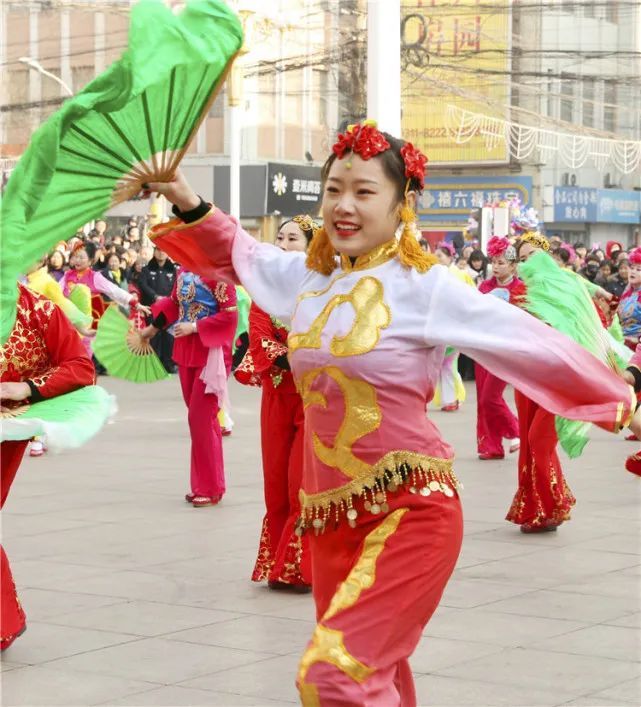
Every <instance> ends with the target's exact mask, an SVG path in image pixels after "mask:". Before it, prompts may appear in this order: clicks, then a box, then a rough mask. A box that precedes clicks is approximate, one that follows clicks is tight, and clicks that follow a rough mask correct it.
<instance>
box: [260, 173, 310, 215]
mask: <svg viewBox="0 0 641 707" xmlns="http://www.w3.org/2000/svg"><path fill="white" fill-rule="evenodd" d="M320 194H321V177H320V167H308V166H304V165H296V164H284V163H280V162H270V163H269V164H268V166H267V213H268V214H273V213H274V212H278V213H280V214H282V215H283V216H296V214H309V215H310V216H316V215H317V214H318V209H319V207H320Z"/></svg>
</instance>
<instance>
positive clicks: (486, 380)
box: [474, 236, 525, 460]
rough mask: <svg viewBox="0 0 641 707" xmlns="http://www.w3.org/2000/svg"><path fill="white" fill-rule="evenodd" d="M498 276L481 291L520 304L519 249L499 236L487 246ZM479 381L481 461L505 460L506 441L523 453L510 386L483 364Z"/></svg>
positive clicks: (478, 366) (477, 369)
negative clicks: (507, 398)
mask: <svg viewBox="0 0 641 707" xmlns="http://www.w3.org/2000/svg"><path fill="white" fill-rule="evenodd" d="M487 252H488V255H489V256H490V259H491V262H492V272H493V273H494V275H493V276H492V277H491V278H490V279H489V280H484V281H483V282H482V283H481V284H480V285H479V292H481V293H482V294H484V295H486V294H492V295H494V296H495V297H499V298H501V299H503V300H505V301H506V302H510V303H512V304H518V300H519V299H520V298H521V297H523V295H524V294H525V285H524V284H523V282H522V281H521V280H519V278H518V277H517V276H516V249H515V248H514V246H512V245H510V242H509V241H508V239H507V238H499V237H497V236H495V237H494V238H491V239H490V240H489V242H488V244H487ZM474 377H475V379H476V409H477V418H476V440H477V449H478V455H479V459H483V460H488V459H503V457H504V456H505V452H504V451H503V440H504V439H507V440H508V442H509V449H510V453H512V452H517V451H518V450H519V444H520V443H519V422H518V420H517V419H516V415H515V414H514V413H513V412H512V411H511V410H510V408H509V407H508V406H507V403H506V402H505V400H504V399H503V392H504V391H505V386H506V383H505V381H502V380H501V379H500V378H497V377H496V376H494V375H492V374H491V373H490V372H489V371H487V370H486V369H485V368H483V366H481V364H480V363H475V364H474Z"/></svg>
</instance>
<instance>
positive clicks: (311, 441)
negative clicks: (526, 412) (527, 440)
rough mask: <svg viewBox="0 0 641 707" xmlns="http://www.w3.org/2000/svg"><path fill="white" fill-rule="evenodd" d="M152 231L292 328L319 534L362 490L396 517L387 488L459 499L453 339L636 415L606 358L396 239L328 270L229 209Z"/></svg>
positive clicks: (522, 381)
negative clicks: (447, 381)
mask: <svg viewBox="0 0 641 707" xmlns="http://www.w3.org/2000/svg"><path fill="white" fill-rule="evenodd" d="M152 237H153V239H154V240H155V243H156V245H158V246H160V247H161V248H162V249H163V250H164V251H166V252H167V253H169V255H170V256H171V258H172V259H174V260H175V261H178V262H180V263H181V264H182V265H183V266H184V267H186V268H188V269H189V270H192V271H194V272H198V273H200V274H201V275H202V276H203V277H209V278H218V279H226V280H228V281H229V282H233V283H240V284H242V285H243V286H244V287H245V288H246V289H247V291H248V292H249V294H250V296H251V298H252V300H253V301H254V302H256V304H257V305H258V306H259V307H260V308H261V309H263V310H265V311H266V312H268V313H269V314H271V315H273V316H275V317H277V318H278V319H280V320H281V321H283V322H285V323H287V324H289V325H290V327H291V332H290V334H289V339H288V345H289V349H290V362H291V367H292V372H293V374H294V378H295V380H296V384H297V387H298V389H299V392H300V393H301V396H302V398H303V403H304V406H305V440H306V448H305V466H304V472H303V483H302V490H301V505H302V510H303V517H304V518H305V520H306V521H307V522H309V523H310V524H311V525H312V526H313V527H314V528H316V529H322V528H323V527H324V525H325V522H326V521H327V520H329V518H330V517H331V518H335V519H336V520H338V519H339V517H340V516H342V515H343V514H344V513H346V515H347V518H348V519H351V518H353V517H354V513H355V510H354V509H353V508H352V503H353V501H354V497H355V496H359V495H361V496H365V497H366V499H368V501H369V503H370V504H371V512H372V513H379V512H383V513H384V512H385V511H386V509H387V504H386V501H385V498H386V494H387V493H393V492H394V491H395V490H396V489H397V488H398V487H399V486H400V485H405V486H406V487H409V490H410V491H413V492H419V493H422V494H423V495H429V493H432V492H442V493H444V494H445V495H447V496H453V495H454V489H455V488H456V486H457V482H456V479H455V477H454V476H453V473H452V468H451V467H452V459H453V451H452V449H451V447H450V446H449V445H448V444H447V443H446V442H445V441H444V440H443V439H442V438H441V435H440V433H439V431H438V429H437V428H436V426H435V425H434V423H433V422H432V421H431V420H429V419H428V418H427V417H426V414H425V408H426V404H427V402H428V401H429V400H430V399H431V398H432V395H433V393H434V386H435V383H436V378H437V376H438V371H439V370H440V366H441V362H442V359H443V353H444V349H445V346H446V345H452V346H454V347H456V348H457V349H459V350H460V351H462V352H464V353H465V354H467V355H468V356H469V357H470V358H472V359H474V360H475V361H478V363H480V364H481V365H482V366H484V367H485V368H487V369H488V370H489V371H491V372H492V373H494V374H495V375H496V376H498V377H499V378H501V379H503V380H505V381H508V382H509V383H511V384H512V385H514V386H515V387H516V388H518V389H519V390H521V391H522V392H523V393H524V394H525V395H527V396H528V397H529V398H531V399H532V400H534V401H535V402H537V403H539V404H540V405H541V406H542V407H543V408H545V409H546V410H549V411H550V412H553V413H555V414H557V415H562V416H563V417H567V418H570V419H577V420H585V421H589V422H593V423H594V424H596V425H598V426H599V427H602V428H603V429H606V430H609V431H618V430H619V429H620V428H621V426H622V424H624V423H626V422H627V421H628V420H629V419H630V417H631V415H632V413H633V410H634V396H633V394H632V390H631V388H630V386H628V385H627V384H626V383H625V382H624V381H623V379H622V378H620V377H618V376H617V375H615V374H614V373H613V372H612V371H610V370H609V369H608V368H607V367H606V366H605V365H603V364H602V363H601V362H600V361H598V360H597V359H596V358H595V357H594V356H592V355H591V354H589V353H587V352H586V351H585V350H584V349H582V348H581V347H580V346H578V345H577V344H575V343H574V342H573V341H571V340H570V339H568V338H567V337H566V336H564V335H563V334H560V333H559V332H557V331H555V330H554V329H552V328H551V327H548V326H546V325H545V324H543V323H542V322H540V321H538V320H537V319H535V318H534V317H532V316H531V315H529V314H528V313H526V312H524V311H523V310H521V309H519V308H518V307H514V306H511V305H509V304H508V303H507V302H503V301H501V300H500V299H498V298H495V297H486V296H483V295H482V294H480V293H479V292H477V291H476V290H474V289H472V288H470V287H468V286H466V285H465V284H463V283H462V282H459V281H458V280H457V279H456V278H454V277H453V276H452V275H451V274H450V273H449V272H448V271H447V269H446V268H445V267H443V266H440V265H435V266H433V267H432V268H431V269H430V270H429V271H428V272H427V273H424V274H420V273H418V272H417V271H416V270H413V269H407V268H405V267H403V266H402V264H401V263H400V261H399V260H398V258H397V257H396V253H397V243H396V240H395V239H392V240H390V241H388V242H387V243H385V244H383V245H382V246H379V247H378V248H376V249H375V250H374V251H372V252H371V253H369V254H367V255H365V256H361V257H359V258H358V259H357V260H356V261H355V262H354V263H351V262H350V260H349V259H347V258H343V259H342V260H341V261H340V264H339V266H338V267H337V269H336V270H335V271H334V272H333V273H332V274H331V275H329V276H325V275H322V274H319V273H317V272H315V271H311V270H309V269H308V268H307V267H306V264H305V255H304V254H302V253H289V252H283V251H281V250H280V249H278V248H276V247H275V246H273V245H270V244H266V243H259V242H257V241H256V240H254V238H252V237H251V236H250V235H249V234H247V233H246V232H245V231H243V229H242V228H241V227H240V225H239V224H238V223H237V221H236V220H235V219H233V218H232V217H230V216H228V215H226V214H224V213H222V212H221V211H219V210H217V209H213V210H212V211H210V212H209V214H207V215H206V216H204V217H203V218H201V219H200V220H198V221H196V222H194V223H191V224H186V223H182V222H181V221H180V220H174V221H171V222H169V223H167V224H162V225H161V226H157V227H156V228H155V229H154V231H153V236H152ZM367 507H368V506H367V504H366V508H367Z"/></svg>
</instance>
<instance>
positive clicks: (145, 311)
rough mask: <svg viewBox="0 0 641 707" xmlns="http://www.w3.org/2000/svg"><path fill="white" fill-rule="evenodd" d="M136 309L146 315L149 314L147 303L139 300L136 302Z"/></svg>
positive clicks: (149, 308) (149, 309)
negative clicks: (141, 302)
mask: <svg viewBox="0 0 641 707" xmlns="http://www.w3.org/2000/svg"><path fill="white" fill-rule="evenodd" d="M136 309H137V310H138V311H139V312H142V313H143V314H144V315H145V316H146V317H148V316H150V315H151V307H147V305H145V304H140V302H138V304H137V305H136Z"/></svg>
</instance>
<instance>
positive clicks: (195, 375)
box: [178, 366, 225, 498]
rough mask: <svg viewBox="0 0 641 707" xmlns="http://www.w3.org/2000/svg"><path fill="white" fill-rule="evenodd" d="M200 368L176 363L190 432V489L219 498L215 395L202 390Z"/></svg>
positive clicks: (220, 477) (222, 474) (219, 440)
mask: <svg viewBox="0 0 641 707" xmlns="http://www.w3.org/2000/svg"><path fill="white" fill-rule="evenodd" d="M201 371H202V368H193V367H191V366H178V376H179V378H180V385H181V388H182V393H183V398H184V400H185V404H186V405H187V410H188V413H187V419H188V421H189V434H190V435H191V473H190V480H191V492H192V493H193V494H194V495H195V496H205V497H207V498H222V497H223V495H224V493H225V466H224V463H223V439H222V435H221V432H220V425H219V424H218V417H217V415H218V397H217V396H216V395H213V394H212V393H205V384H204V383H203V382H202V381H201V380H200V374H201Z"/></svg>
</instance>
